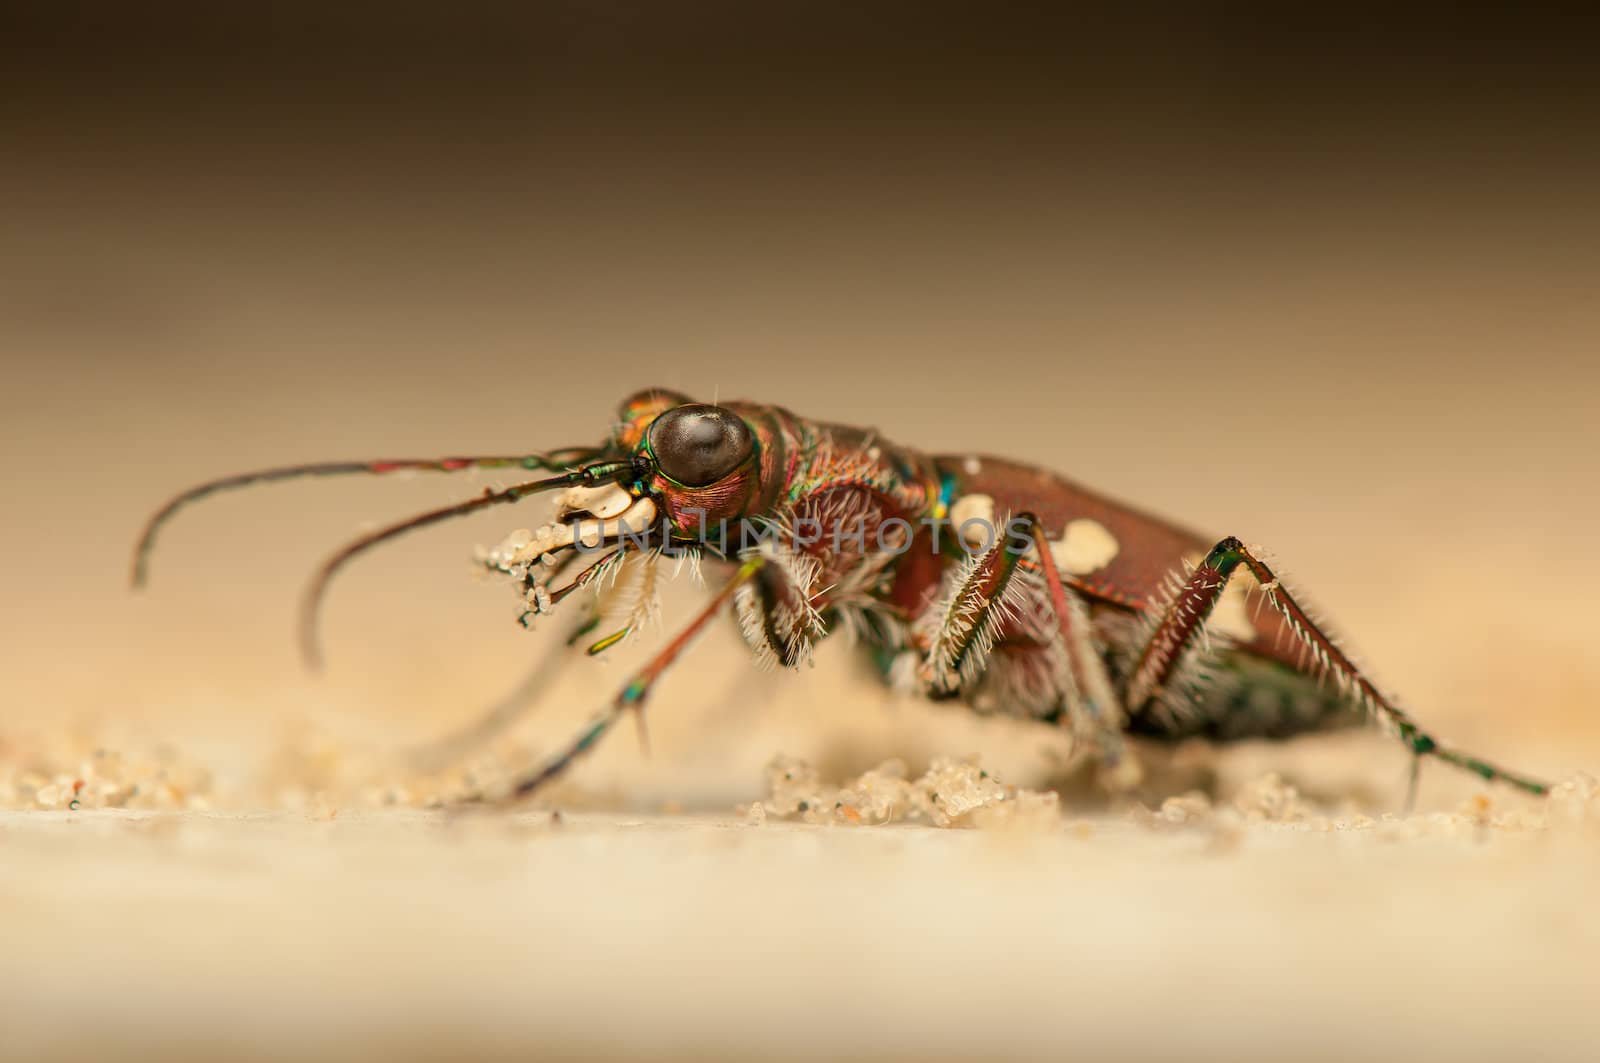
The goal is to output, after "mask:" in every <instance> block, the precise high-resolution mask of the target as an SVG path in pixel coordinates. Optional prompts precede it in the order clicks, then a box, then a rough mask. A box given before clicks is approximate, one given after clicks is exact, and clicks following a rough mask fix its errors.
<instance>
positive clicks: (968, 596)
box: [917, 514, 1140, 790]
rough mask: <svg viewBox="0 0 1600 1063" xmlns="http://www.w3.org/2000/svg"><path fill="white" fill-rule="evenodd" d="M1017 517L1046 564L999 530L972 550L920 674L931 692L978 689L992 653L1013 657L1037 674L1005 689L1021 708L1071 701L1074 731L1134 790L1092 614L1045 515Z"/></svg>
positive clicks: (1116, 781)
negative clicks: (1070, 582) (1058, 558)
mask: <svg viewBox="0 0 1600 1063" xmlns="http://www.w3.org/2000/svg"><path fill="white" fill-rule="evenodd" d="M1017 520H1018V521H1021V522H1024V523H1025V524H1026V526H1027V527H1028V529H1029V531H1028V533H1027V534H1028V535H1029V537H1030V538H1031V539H1032V542H1033V544H1034V546H1035V547H1036V548H1037V549H1038V552H1039V555H1040V557H1041V559H1042V561H1041V564H1039V565H1037V566H1033V565H1030V564H1029V563H1027V562H1026V560H1025V557H1026V553H1027V545H1026V543H1024V544H1023V545H1022V546H1021V547H1019V546H1017V545H1016V542H1017V541H1016V540H1015V539H1011V538H1003V537H1000V536H996V541H994V542H991V543H990V544H989V546H988V547H987V548H986V549H984V550H982V551H981V552H979V553H978V554H976V555H975V556H972V557H969V558H968V560H967V561H965V562H964V563H963V567H962V568H961V569H960V570H959V571H958V573H957V575H956V576H955V577H954V578H953V579H952V580H951V585H950V590H949V591H948V592H947V594H946V595H945V597H944V598H943V599H942V600H941V602H940V603H939V605H937V606H936V607H935V608H934V609H933V610H931V611H930V612H929V613H928V614H927V615H928V616H929V618H930V620H929V625H930V628H931V630H930V631H928V632H925V633H924V644H925V646H926V651H925V655H924V658H923V660H922V662H921V666H920V668H919V669H918V673H917V679H918V681H919V683H920V684H921V686H922V688H923V690H924V691H925V692H926V693H928V694H929V695H931V696H934V697H940V696H950V695H953V694H957V693H961V692H963V691H966V690H970V689H972V688H973V687H974V686H975V685H976V684H977V682H978V680H979V679H980V678H981V677H982V676H983V675H984V673H985V672H986V671H988V670H989V668H990V666H991V661H992V658H993V655H994V654H1004V655H1006V657H1007V660H1006V664H1005V666H1006V667H1009V668H1014V669H1025V670H1029V671H1030V672H1031V673H1032V676H1031V678H1030V679H1028V680H1023V681H1021V682H1020V683H1019V684H1017V685H1015V686H1013V687H1012V688H1011V689H1010V690H1005V689H1002V690H1001V691H1000V696H1001V697H1002V698H1008V697H1009V698H1010V699H1011V700H1018V698H1019V694H1021V697H1020V700H1021V701H1022V702H1024V704H1023V706H1022V707H1023V708H1029V709H1033V710H1035V711H1047V710H1048V711H1056V710H1059V709H1061V708H1062V707H1064V709H1065V713H1066V718H1067V721H1068V723H1069V725H1070V728H1071V731H1072V734H1073V736H1074V738H1075V739H1080V740H1085V739H1086V740H1088V741H1091V742H1093V743H1094V747H1095V752H1096V757H1097V759H1098V762H1099V764H1100V766H1101V767H1102V769H1103V772H1102V778H1103V779H1104V780H1105V782H1106V783H1107V785H1109V786H1110V787H1111V788H1112V789H1117V790H1125V789H1128V788H1129V787H1132V786H1134V785H1135V784H1137V783H1138V781H1139V776H1140V772H1139V765H1138V762H1137V761H1136V760H1135V759H1134V758H1133V757H1132V756H1131V755H1130V754H1129V753H1128V751H1127V748H1126V742H1125V740H1124V738H1123V734H1122V720H1123V713H1122V711H1121V708H1120V706H1119V704H1118V701H1117V696H1116V693H1115V691H1114V689H1113V688H1112V685H1111V678H1110V674H1109V673H1108V672H1107V670H1106V664H1105V658H1104V656H1103V654H1101V652H1100V650H1099V647H1098V646H1096V644H1095V640H1094V635H1093V632H1092V630H1091V628H1090V624H1089V616H1088V612H1087V610H1085V608H1084V605H1083V602H1082V600H1081V599H1079V598H1078V596H1077V595H1076V594H1073V593H1071V592H1069V591H1068V590H1067V589H1066V588H1065V587H1064V586H1063V585H1062V583H1061V579H1060V576H1059V574H1058V573H1057V572H1056V570H1055V565H1054V564H1053V561H1052V559H1051V558H1050V556H1049V553H1048V551H1049V547H1048V544H1046V543H1045V542H1044V538H1043V531H1042V529H1040V528H1039V526H1038V521H1037V520H1036V519H1035V518H1034V517H1032V516H1030V515H1027V514H1024V515H1023V516H1021V517H1018V518H1017ZM1013 523H1014V522H1006V525H1005V526H1007V527H1010V526H1011V525H1012V524H1013ZM1041 580H1042V581H1043V583H1044V585H1043V586H1041V585H1040V582H1041ZM1024 674H1026V673H1024ZM1023 691H1026V694H1022V692H1023ZM980 696H981V695H980ZM1029 701H1034V702H1038V703H1037V704H1032V705H1029V704H1026V703H1027V702H1029Z"/></svg>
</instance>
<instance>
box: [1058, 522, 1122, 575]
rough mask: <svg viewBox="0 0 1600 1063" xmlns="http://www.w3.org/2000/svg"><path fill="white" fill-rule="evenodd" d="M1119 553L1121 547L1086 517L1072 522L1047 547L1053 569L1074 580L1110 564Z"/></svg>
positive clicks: (1098, 524)
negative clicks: (1075, 577)
mask: <svg viewBox="0 0 1600 1063" xmlns="http://www.w3.org/2000/svg"><path fill="white" fill-rule="evenodd" d="M1121 552H1122V545H1121V544H1120V543H1118V542H1117V537H1116V536H1115V535H1112V534H1111V532H1110V530H1109V529H1108V528H1106V526H1105V525H1104V524H1101V523H1100V522H1099V521H1097V520H1090V519H1089V518H1088V517H1080V518H1079V519H1077V520H1075V521H1072V522H1071V523H1070V524H1068V525H1067V526H1066V528H1065V529H1063V530H1062V532H1061V538H1059V539H1057V540H1055V541H1054V542H1052V543H1051V544H1050V556H1051V557H1052V558H1054V559H1055V563H1056V567H1057V568H1059V569H1061V570H1062V571H1063V572H1068V573H1071V574H1072V575H1074V576H1087V575H1089V574H1090V573H1092V572H1099V571H1100V570H1101V569H1103V568H1105V567H1106V566H1107V565H1109V564H1111V560H1112V558H1114V557H1116V556H1117V555H1118V554H1119V553H1121Z"/></svg>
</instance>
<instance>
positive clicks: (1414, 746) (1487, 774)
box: [1126, 536, 1550, 795]
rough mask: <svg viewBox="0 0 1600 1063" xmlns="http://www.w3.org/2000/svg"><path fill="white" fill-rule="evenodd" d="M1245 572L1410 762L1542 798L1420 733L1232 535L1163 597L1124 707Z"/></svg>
mask: <svg viewBox="0 0 1600 1063" xmlns="http://www.w3.org/2000/svg"><path fill="white" fill-rule="evenodd" d="M1241 566H1242V567H1243V568H1244V569H1245V570H1246V571H1248V572H1249V573H1250V574H1251V575H1253V576H1254V577H1255V579H1256V581H1257V583H1258V584H1259V585H1260V590H1261V593H1262V595H1263V597H1264V599H1265V601H1266V602H1267V604H1268V605H1270V606H1271V607H1272V608H1273V610H1274V611H1276V612H1277V613H1278V614H1279V615H1280V616H1281V617H1282V618H1283V619H1284V621H1285V626H1286V627H1287V628H1288V630H1289V631H1290V633H1291V634H1292V635H1293V636H1294V638H1295V639H1297V640H1298V641H1299V643H1300V644H1301V646H1303V647H1304V648H1305V650H1306V652H1307V653H1308V654H1309V656H1310V658H1311V661H1312V664H1313V666H1314V667H1315V669H1316V670H1317V671H1318V672H1319V673H1320V674H1323V675H1327V676H1330V677H1331V678H1332V679H1333V680H1334V681H1335V682H1336V683H1337V684H1338V685H1339V687H1340V689H1341V690H1342V691H1343V692H1344V693H1345V694H1346V696H1348V697H1349V698H1350V699H1351V700H1352V701H1353V702H1355V703H1356V704H1359V705H1360V706H1361V707H1362V708H1364V709H1365V710H1366V711H1367V712H1368V713H1369V714H1370V715H1371V716H1372V717H1373V718H1374V719H1376V720H1377V721H1378V723H1379V724H1380V725H1381V726H1383V728H1384V729H1385V730H1387V731H1389V732H1390V733H1392V734H1395V735H1397V736H1398V737H1399V738H1400V740H1401V741H1402V742H1404V743H1405V744H1406V746H1407V748H1408V749H1410V750H1411V753H1412V755H1413V757H1415V758H1416V761H1415V762H1414V765H1413V773H1412V781H1413V786H1414V785H1415V778H1416V774H1415V764H1418V763H1420V762H1421V759H1422V758H1423V757H1425V756H1431V757H1437V758H1438V759H1439V760H1442V761H1444V762H1445V763H1447V764H1453V765H1455V766H1456V767H1458V768H1462V769H1464V770H1466V771H1470V772H1472V773H1473V774H1475V775H1477V776H1479V777H1480V778H1482V779H1484V780H1486V781H1488V782H1503V783H1506V784H1508V785H1511V786H1514V787H1516V788H1517V789H1519V790H1523V791H1525V792H1527V793H1530V794H1538V795H1543V794H1546V793H1548V792H1549V789H1550V788H1549V785H1548V784H1547V783H1543V782H1540V781H1538V780H1537V779H1532V778H1529V777H1528V776H1525V775H1521V774H1518V773H1516V772H1512V771H1508V770H1507V769H1505V768H1501V767H1499V766H1497V765H1494V764H1490V763H1489V762H1488V761H1485V760H1483V759H1481V758H1479V757H1476V756H1473V755H1471V754H1468V753H1464V752H1461V751H1460V750H1456V749H1453V748H1451V747H1449V746H1446V745H1444V744H1443V743H1441V742H1440V741H1439V740H1438V739H1436V738H1434V737H1433V736H1432V735H1430V734H1428V733H1427V732H1426V731H1424V730H1423V729H1422V728H1421V726H1419V725H1418V724H1417V722H1416V721H1415V720H1413V719H1412V718H1411V717H1410V716H1409V715H1407V714H1406V713H1405V712H1404V711H1403V710H1402V709H1401V708H1400V707H1399V706H1397V705H1396V704H1395V703H1394V701H1393V700H1392V699H1391V698H1389V697H1388V696H1386V695H1385V694H1383V693H1382V692H1381V691H1379V690H1378V688H1377V687H1376V686H1374V685H1373V683H1372V681H1371V680H1369V679H1368V678H1367V677H1366V676H1365V675H1364V674H1362V672H1361V670H1360V669H1359V668H1357V667H1356V665H1355V663H1354V662H1353V661H1351V659H1350V658H1349V656H1348V655H1347V654H1346V653H1345V652H1344V651H1343V650H1341V649H1340V648H1339V646H1338V644H1337V643H1336V642H1335V641H1334V640H1333V639H1332V638H1331V637H1330V636H1329V635H1328V634H1327V633H1326V632H1325V631H1323V630H1322V628H1321V627H1320V626H1319V625H1318V624H1317V622H1316V621H1315V620H1313V619H1312V618H1311V616H1310V615H1309V614H1308V613H1307V612H1306V610H1305V609H1304V607H1302V606H1301V605H1300V603H1299V602H1298V601H1296V600H1295V598H1294V596H1293V595H1292V594H1291V593H1290V592H1289V591H1288V590H1287V589H1286V588H1285V587H1284V586H1283V584H1282V582H1281V581H1280V580H1279V579H1278V577H1277V576H1276V575H1275V574H1274V573H1273V571H1272V569H1271V568H1270V567H1268V565H1267V564H1266V563H1265V562H1264V561H1262V560H1261V559H1260V558H1259V557H1257V556H1256V554H1255V553H1254V552H1252V551H1251V549H1250V548H1249V547H1247V546H1245V545H1244V543H1242V542H1240V541H1239V540H1238V539H1236V538H1234V537H1232V536H1229V537H1228V538H1226V539H1223V540H1222V541H1221V542H1219V543H1217V545H1216V546H1214V547H1212V548H1211V552H1210V553H1208V554H1207V555H1206V556H1205V559H1204V560H1203V561H1201V562H1200V564H1199V565H1198V566H1196V568H1195V569H1194V571H1193V572H1191V573H1190V574H1189V577H1188V579H1187V580H1185V581H1184V582H1183V583H1182V585H1181V586H1179V587H1178V589H1177V591H1176V593H1174V594H1173V596H1172V598H1171V600H1170V601H1169V602H1167V604H1166V607H1165V609H1164V610H1163V611H1162V613H1161V616H1160V619H1159V620H1158V621H1157V623H1156V625H1155V627H1154V629H1153V630H1152V631H1151V633H1150V635H1149V638H1148V639H1147V640H1146V641H1145V644H1144V647H1143V649H1142V650H1141V651H1140V653H1139V656H1138V658H1137V662H1136V663H1135V665H1134V667H1133V670H1132V672H1131V673H1130V677H1129V680H1128V684H1127V688H1126V704H1127V706H1128V708H1129V710H1130V711H1132V712H1134V713H1137V712H1139V711H1140V710H1141V709H1143V708H1145V707H1146V706H1147V705H1149V704H1150V703H1151V702H1152V701H1153V700H1154V699H1155V698H1157V697H1158V696H1159V695H1160V693H1161V692H1162V690H1163V689H1164V688H1165V687H1166V685H1167V683H1168V682H1169V681H1170V680H1171V679H1172V677H1173V674H1174V672H1175V671H1176V669H1177V668H1178V665H1179V662H1180V661H1181V660H1182V658H1183V657H1184V654H1185V652H1186V651H1187V650H1188V649H1189V648H1190V647H1192V646H1193V645H1194V643H1195V640H1196V639H1198V638H1201V637H1202V635H1203V633H1204V628H1205V622H1206V618H1207V617H1208V616H1210V614H1211V610H1212V608H1213V607H1214V606H1215V605H1216V604H1217V601H1218V600H1219V599H1220V598H1221V597H1222V592H1223V590H1224V588H1226V586H1227V585H1228V581H1229V579H1231V578H1232V577H1234V576H1235V575H1237V573H1238V570H1239V569H1240V567H1241Z"/></svg>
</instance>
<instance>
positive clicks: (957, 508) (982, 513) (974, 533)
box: [950, 495, 996, 546]
mask: <svg viewBox="0 0 1600 1063" xmlns="http://www.w3.org/2000/svg"><path fill="white" fill-rule="evenodd" d="M968 521H975V522H977V523H973V524H967V522H968ZM950 523H951V525H952V526H953V527H954V528H955V529H956V531H958V532H961V537H962V538H964V539H965V540H966V541H967V542H969V543H971V544H972V545H974V546H984V545H985V544H987V543H992V542H993V541H994V537H995V535H996V531H995V526H994V499H992V498H990V497H989V496H988V495H962V496H961V497H960V498H958V499H956V500H955V504H954V505H952V506H951V507H950ZM963 524H965V525H966V530H965V531H962V527H961V526H962V525H963Z"/></svg>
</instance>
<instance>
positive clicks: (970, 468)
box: [961, 457, 983, 476]
mask: <svg viewBox="0 0 1600 1063" xmlns="http://www.w3.org/2000/svg"><path fill="white" fill-rule="evenodd" d="M961 471H962V472H964V473H966V474H967V475H968V476H976V475H978V474H979V473H981V472H982V471H983V462H981V461H979V460H978V459H977V458H975V457H972V458H967V459H966V460H965V461H963V462H962V463H961Z"/></svg>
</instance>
